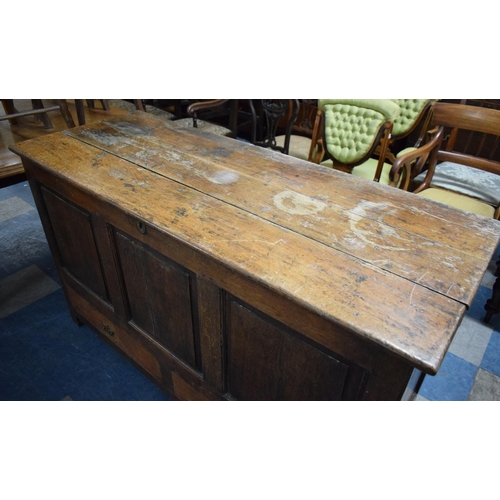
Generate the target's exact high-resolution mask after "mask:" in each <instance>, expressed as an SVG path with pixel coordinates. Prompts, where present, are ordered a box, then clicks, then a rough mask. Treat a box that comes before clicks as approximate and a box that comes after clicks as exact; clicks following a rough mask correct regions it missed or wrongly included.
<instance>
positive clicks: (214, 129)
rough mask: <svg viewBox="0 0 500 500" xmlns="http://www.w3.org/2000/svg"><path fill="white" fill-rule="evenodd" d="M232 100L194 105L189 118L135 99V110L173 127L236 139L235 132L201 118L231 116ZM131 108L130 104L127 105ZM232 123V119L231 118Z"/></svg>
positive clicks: (203, 102)
mask: <svg viewBox="0 0 500 500" xmlns="http://www.w3.org/2000/svg"><path fill="white" fill-rule="evenodd" d="M230 101H231V99H212V100H209V101H200V102H195V103H192V104H190V105H189V106H188V108H187V113H188V114H189V115H190V117H188V118H179V119H177V116H176V115H175V114H172V113H170V112H168V111H164V110H162V109H160V108H157V107H155V106H152V105H147V104H144V102H143V101H142V99H134V106H135V109H137V110H140V111H145V112H146V113H151V114H154V115H156V116H159V117H161V118H163V119H166V120H171V123H172V126H174V127H176V128H181V129H190V128H194V129H199V130H202V131H204V132H210V133H212V134H217V135H223V136H226V137H236V133H235V131H234V130H232V129H231V128H228V127H224V126H222V125H219V124H217V123H213V122H211V121H208V120H202V119H200V118H199V116H200V114H201V115H203V114H206V113H211V114H212V115H213V114H215V115H216V114H217V112H219V113H220V114H221V115H226V114H230V111H229V112H228V111H227V109H228V108H231V103H230ZM127 106H129V107H130V103H128V104H127ZM230 122H231V118H230Z"/></svg>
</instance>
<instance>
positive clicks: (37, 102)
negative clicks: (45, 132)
mask: <svg viewBox="0 0 500 500" xmlns="http://www.w3.org/2000/svg"><path fill="white" fill-rule="evenodd" d="M31 102H32V103H33V109H44V106H43V102H42V100H41V99H31ZM34 116H35V119H37V118H38V117H39V118H40V119H41V121H42V123H43V126H44V127H45V128H47V129H51V128H54V126H53V125H52V122H51V121H50V118H49V115H48V114H47V113H40V114H39V115H34Z"/></svg>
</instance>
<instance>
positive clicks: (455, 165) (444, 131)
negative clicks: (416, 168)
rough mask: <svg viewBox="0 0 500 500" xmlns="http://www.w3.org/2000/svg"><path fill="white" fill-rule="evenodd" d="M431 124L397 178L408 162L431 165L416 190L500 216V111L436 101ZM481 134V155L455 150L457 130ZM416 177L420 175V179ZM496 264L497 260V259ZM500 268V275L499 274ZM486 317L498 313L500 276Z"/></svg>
mask: <svg viewBox="0 0 500 500" xmlns="http://www.w3.org/2000/svg"><path fill="white" fill-rule="evenodd" d="M430 126H431V127H433V129H434V130H433V137H432V139H431V140H430V141H429V142H428V143H427V144H426V145H424V146H422V147H421V148H419V149H418V150H416V151H414V152H410V153H408V154H406V155H404V156H403V157H401V158H399V159H397V160H396V162H395V163H394V165H393V172H392V173H393V175H394V176H395V177H396V178H397V177H398V175H400V172H401V170H402V169H403V168H405V164H408V163H412V162H419V164H420V167H427V170H426V171H424V172H423V173H422V174H421V176H419V177H420V178H421V184H420V185H419V186H418V187H417V188H416V189H415V190H414V191H413V192H414V193H415V194H417V195H419V196H422V197H424V198H427V199H430V200H434V201H437V202H440V203H444V204H446V205H448V206H451V207H454V208H457V209H460V210H464V211H467V212H472V213H475V214H477V215H481V216H485V217H492V218H494V219H497V220H499V219H500V161H498V160H494V159H492V157H493V155H494V153H495V151H496V148H497V146H498V144H499V142H500V110H495V109H488V108H481V107H476V106H467V105H462V104H447V103H437V104H436V105H435V106H434V110H433V113H432V117H431V120H430ZM464 130H465V131H470V132H474V133H478V134H483V141H482V142H483V145H486V144H489V147H488V148H481V152H482V156H479V155H478V154H477V153H476V154H470V153H464V152H461V151H456V150H454V147H455V144H456V142H455V141H456V137H457V134H458V133H459V131H464ZM419 177H417V178H419ZM497 266H498V263H497ZM499 274H500V273H499V272H498V270H497V276H499ZM485 309H486V311H487V314H486V317H485V321H486V322H489V321H490V319H491V317H492V315H493V314H497V313H499V312H500V278H499V279H497V282H496V283H495V286H494V287H493V297H492V298H491V299H489V300H488V302H487V303H486V306H485Z"/></svg>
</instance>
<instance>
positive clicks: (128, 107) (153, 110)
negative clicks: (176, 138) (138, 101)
mask: <svg viewBox="0 0 500 500" xmlns="http://www.w3.org/2000/svg"><path fill="white" fill-rule="evenodd" d="M109 104H110V105H111V106H114V107H116V108H120V109H123V110H124V111H137V108H136V107H135V104H132V103H131V102H128V101H124V100H123V99H110V101H109ZM144 109H145V110H146V113H150V114H152V115H155V116H158V117H160V118H163V119H165V120H173V119H174V118H175V115H174V114H173V113H169V112H168V111H165V110H163V109H160V108H157V107H156V106H151V105H150V104H146V106H144Z"/></svg>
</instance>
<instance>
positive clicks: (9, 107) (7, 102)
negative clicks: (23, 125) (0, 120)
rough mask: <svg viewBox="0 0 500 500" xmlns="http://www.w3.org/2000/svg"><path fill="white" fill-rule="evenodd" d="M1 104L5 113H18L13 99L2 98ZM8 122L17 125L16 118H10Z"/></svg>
mask: <svg viewBox="0 0 500 500" xmlns="http://www.w3.org/2000/svg"><path fill="white" fill-rule="evenodd" d="M2 106H3V109H4V111H5V114H6V115H14V114H16V113H18V111H17V109H16V108H15V107H14V99H2ZM9 123H10V124H11V125H17V123H18V122H17V118H11V119H10V120H9Z"/></svg>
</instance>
